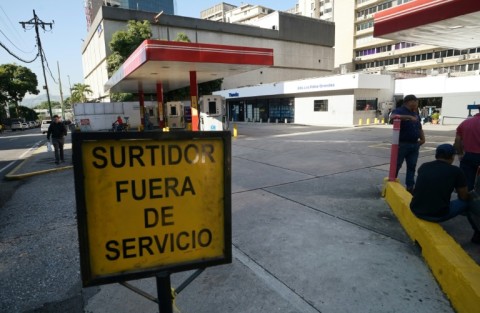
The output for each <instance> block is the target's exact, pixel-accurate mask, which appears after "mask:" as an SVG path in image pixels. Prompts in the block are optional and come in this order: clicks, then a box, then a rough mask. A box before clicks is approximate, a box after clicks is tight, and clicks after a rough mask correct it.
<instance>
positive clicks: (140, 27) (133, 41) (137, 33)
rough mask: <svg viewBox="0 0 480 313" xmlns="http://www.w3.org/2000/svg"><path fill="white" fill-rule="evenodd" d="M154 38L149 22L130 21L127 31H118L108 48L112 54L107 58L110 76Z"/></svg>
mask: <svg viewBox="0 0 480 313" xmlns="http://www.w3.org/2000/svg"><path fill="white" fill-rule="evenodd" d="M151 37H152V29H151V26H150V22H149V21H133V20H131V21H128V24H127V30H126V31H123V30H120V31H117V32H115V33H114V34H113V36H112V40H110V43H109V44H108V46H109V47H110V50H111V51H112V54H111V55H109V56H108V58H107V69H108V76H109V77H111V76H112V75H113V73H115V71H116V70H118V68H119V67H120V65H122V64H123V62H125V60H126V59H127V58H128V57H129V56H130V55H131V54H132V53H133V51H135V49H137V47H138V46H139V45H140V44H141V43H142V42H143V41H144V40H145V39H149V38H151Z"/></svg>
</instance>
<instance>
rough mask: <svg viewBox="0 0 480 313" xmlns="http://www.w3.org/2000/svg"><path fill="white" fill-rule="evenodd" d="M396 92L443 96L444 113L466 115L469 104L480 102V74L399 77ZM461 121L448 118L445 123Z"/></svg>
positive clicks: (400, 93)
mask: <svg viewBox="0 0 480 313" xmlns="http://www.w3.org/2000/svg"><path fill="white" fill-rule="evenodd" d="M395 94H397V95H407V94H414V95H416V96H417V97H418V98H427V97H442V98H443V99H442V112H441V113H442V115H445V116H457V117H466V116H467V115H468V110H467V105H468V104H473V103H474V102H475V103H477V104H480V76H478V75H476V76H466V77H448V76H433V77H424V78H415V79H397V80H396V81H395ZM472 113H473V112H472ZM461 121H462V119H446V120H445V123H446V124H450V125H458V124H460V122H461Z"/></svg>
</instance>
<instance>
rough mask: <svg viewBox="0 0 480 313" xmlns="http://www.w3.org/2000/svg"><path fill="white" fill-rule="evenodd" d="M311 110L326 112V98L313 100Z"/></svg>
mask: <svg viewBox="0 0 480 313" xmlns="http://www.w3.org/2000/svg"><path fill="white" fill-rule="evenodd" d="M313 112H328V100H325V99H324V100H314V101H313Z"/></svg>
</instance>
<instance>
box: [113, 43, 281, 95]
mask: <svg viewBox="0 0 480 313" xmlns="http://www.w3.org/2000/svg"><path fill="white" fill-rule="evenodd" d="M272 65H273V49H265V48H252V47H242V46H228V45H215V44H203V43H189V42H178V41H164V40H145V41H144V42H143V43H142V44H141V45H140V46H139V47H138V48H137V49H136V50H135V52H134V53H132V55H131V56H130V57H129V58H128V59H127V60H126V61H125V63H124V64H123V65H122V66H121V67H120V69H118V70H117V71H116V72H115V74H114V75H113V76H112V77H111V78H110V79H109V80H108V82H107V83H106V84H105V91H108V90H111V91H114V92H132V93H137V92H138V91H139V90H143V92H144V93H156V85H157V83H162V85H163V90H164V91H169V90H175V89H178V88H182V87H186V86H189V85H190V71H195V72H196V75H197V82H198V83H202V82H207V81H211V80H214V79H219V78H223V77H227V76H231V75H236V74H239V73H243V72H248V71H251V70H255V69H258V68H263V67H268V66H272Z"/></svg>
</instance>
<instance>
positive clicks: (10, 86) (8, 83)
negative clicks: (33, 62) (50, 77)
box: [0, 64, 40, 116]
mask: <svg viewBox="0 0 480 313" xmlns="http://www.w3.org/2000/svg"><path fill="white" fill-rule="evenodd" d="M37 85H38V80H37V75H35V73H33V72H32V71H31V70H30V69H28V68H26V67H23V66H20V65H16V64H3V65H0V105H3V106H5V105H9V104H10V103H12V104H14V105H15V111H16V114H17V116H18V114H19V113H20V112H19V111H18V103H19V102H21V101H22V100H23V97H25V94H27V93H29V94H34V95H38V94H39V93H40V91H39V90H38V89H37Z"/></svg>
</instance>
